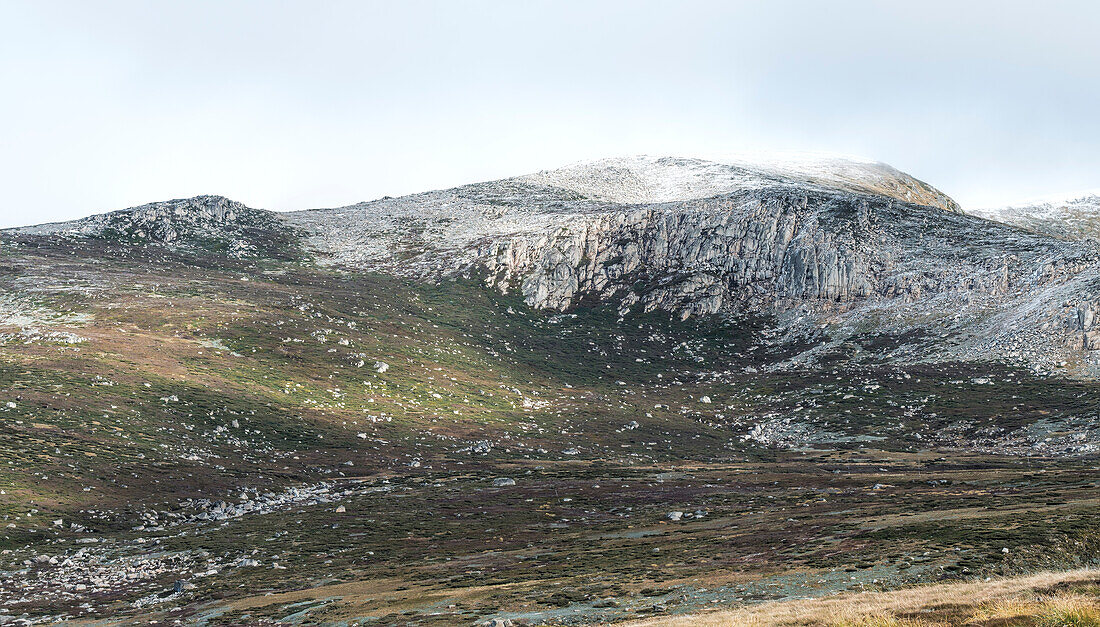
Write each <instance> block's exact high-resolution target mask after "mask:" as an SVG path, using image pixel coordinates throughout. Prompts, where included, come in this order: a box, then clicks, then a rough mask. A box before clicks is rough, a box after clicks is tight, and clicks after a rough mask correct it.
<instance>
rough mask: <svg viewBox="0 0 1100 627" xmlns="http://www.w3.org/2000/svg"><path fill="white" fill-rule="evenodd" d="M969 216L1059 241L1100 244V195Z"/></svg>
mask: <svg viewBox="0 0 1100 627" xmlns="http://www.w3.org/2000/svg"><path fill="white" fill-rule="evenodd" d="M968 213H970V214H971V215H976V216H980V217H982V218H985V219H987V220H993V221H996V222H1002V223H1004V224H1011V225H1013V226H1017V227H1020V228H1022V229H1027V230H1030V231H1035V232H1037V233H1043V234H1045V235H1050V236H1053V237H1057V238H1060V239H1066V240H1085V239H1087V240H1092V241H1094V242H1098V241H1100V195H1098V194H1095V193H1082V194H1074V195H1072V196H1070V197H1067V198H1063V199H1056V200H1044V201H1039V202H1032V203H1025V204H1021V205H1015V206H1009V207H997V208H992V209H975V210H972V211H969V212H968Z"/></svg>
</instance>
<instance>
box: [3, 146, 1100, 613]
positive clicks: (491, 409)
mask: <svg viewBox="0 0 1100 627" xmlns="http://www.w3.org/2000/svg"><path fill="white" fill-rule="evenodd" d="M921 203H927V204H921ZM1097 262H1098V259H1097V249H1096V247H1095V244H1094V243H1093V242H1091V241H1088V240H1087V239H1067V238H1061V237H1054V236H1051V235H1049V234H1045V233H1042V232H1037V231H1036V230H1034V229H1031V230H1028V229H1022V228H1019V227H1017V226H1014V225H1006V224H1001V223H997V222H992V221H989V220H985V219H982V218H979V217H976V216H972V215H967V214H965V213H962V212H960V211H959V210H958V207H957V206H956V205H955V204H954V203H953V202H952V201H950V199H948V198H947V197H946V196H943V195H942V194H940V193H939V192H937V191H935V190H934V189H933V188H931V187H929V186H927V185H926V184H923V183H920V182H919V181H916V179H913V178H911V177H909V176H907V175H904V174H902V173H900V172H897V171H896V170H893V169H892V168H889V167H888V166H884V165H881V164H872V163H863V162H851V161H840V162H824V163H822V162H813V163H812V164H806V163H804V162H802V163H798V164H794V165H791V164H789V163H775V162H771V163H764V164H745V163H738V164H716V163H708V162H702V161H698V160H687V159H656V158H636V159H625V160H623V159H618V160H608V161H599V162H593V163H587V164H580V165H576V166H570V167H567V168H564V169H561V170H555V171H550V172H541V173H537V174H532V175H526V176H520V177H516V178H511V179H505V180H501V181H493V182H487V183H478V184H471V185H467V186H463V187H459V188H455V189H450V190H440V191H433V192H426V193H423V194H417V195H413V196H407V197H402V198H390V199H382V200H378V201H373V202H369V203H361V204H358V205H353V206H350V207H344V208H338V209H318V210H308V211H301V212H294V213H289V214H280V213H273V212H268V211H264V210H260V209H252V208H249V207H246V206H244V205H241V204H239V203H236V202H234V201H230V200H227V199H224V198H221V197H214V196H202V197H197V198H193V199H183V200H175V201H168V202H161V203H151V204H149V205H143V206H141V207H136V208H133V209H128V210H122V211H117V212H112V213H108V214H103V215H99V216H92V217H90V218H85V219H83V220H78V221H75V222H69V223H63V224H53V225H42V226H36V227H25V228H19V229H10V230H7V231H4V232H2V235H0V293H2V296H0V514H2V515H3V517H4V525H5V528H4V529H3V530H2V533H0V551H2V552H0V608H2V609H3V610H4V611H3V612H0V617H2V618H0V621H8V620H9V619H11V620H15V619H16V618H19V619H22V620H26V621H29V622H39V623H49V622H57V621H61V620H74V621H75V620H99V619H104V620H105V619H108V618H111V619H114V620H119V621H123V622H126V621H131V622H143V621H149V620H160V621H174V620H180V621H183V622H188V623H204V624H265V623H275V622H278V623H294V622H325V621H328V622H347V623H352V622H355V621H365V620H368V619H369V620H373V621H375V623H376V624H393V625H403V624H409V623H416V624H456V623H463V624H473V623H477V622H482V621H485V620H489V619H492V618H504V617H506V618H509V619H510V620H519V619H523V620H528V621H532V622H536V623H540V622H542V623H545V622H559V623H591V622H595V621H599V620H622V619H627V618H632V617H637V616H639V615H648V614H664V613H666V612H668V611H676V612H687V611H697V610H699V609H700V608H703V607H708V606H709V605H710V604H711V603H712V600H714V599H718V600H719V602H726V601H732V600H737V602H741V601H760V600H777V599H785V598H791V597H794V596H820V595H827V594H831V593H834V592H838V591H844V590H858V589H861V588H862V587H865V586H876V587H877V586H881V587H888V588H893V587H898V586H903V585H908V584H911V583H926V582H935V581H941V580H944V579H947V580H955V579H968V578H973V577H985V576H993V575H1013V574H1017V573H1020V572H1029V571H1030V570H1034V569H1036V568H1063V567H1074V566H1080V565H1083V564H1086V563H1092V561H1094V560H1095V559H1096V553H1095V552H1094V550H1093V548H1092V547H1094V546H1095V544H1094V543H1095V531H1094V530H1095V528H1096V525H1097V523H1100V520H1098V518H1097V509H1096V507H1095V505H1096V503H1097V499H1098V498H1100V495H1098V493H1097V490H1096V488H1097V482H1096V480H1095V472H1094V471H1095V456H1096V453H1097V450H1098V447H1100V430H1098V429H1097V427H1096V425H1097V417H1098V411H1100V410H1098V409H1097V408H1100V387H1097V385H1096V383H1095V382H1094V377H1095V376H1096V370H1095V367H1096V365H1097V364H1096V362H1095V357H1096V348H1098V337H1100V336H1098V335H1097V330H1096V326H1095V325H1096V324H1097V322H1096V319H1095V318H1096V313H1095V312H1096V311H1097V310H1098V307H1097V297H1098V296H1100V281H1098V280H1097V267H1098V266H1097ZM1081 547H1085V548H1081ZM1003 549H1008V550H1009V551H1008V552H1007V553H1005V552H1004V551H1003ZM1090 560H1092V561H1090ZM9 622H10V621H9Z"/></svg>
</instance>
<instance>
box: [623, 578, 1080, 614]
mask: <svg viewBox="0 0 1100 627" xmlns="http://www.w3.org/2000/svg"><path fill="white" fill-rule="evenodd" d="M1098 581H1100V572H1097V571H1093V570H1075V571H1069V572H1061V573H1040V574H1037V575H1030V576H1027V577H1018V578H1012V579H999V580H994V581H988V582H968V583H951V584H936V585H929V586H920V587H914V588H906V589H903V590H895V591H890V592H864V593H858V594H841V595H836V596H832V597H825V598H821V599H811V600H800V601H785V602H772V603H763V604H760V605H753V606H748V607H744V608H739V609H736V610H731V611H719V612H713V613H703V614H696V615H691V616H680V617H665V618H653V619H648V620H640V621H633V622H631V623H629V625H630V627H688V626H691V627H719V626H721V627H760V626H766V625H792V626H794V625H801V626H810V625H821V626H827V627H940V626H948V625H990V626H992V625H998V626H1010V625H1036V626H1039V627H1100V595H1097V594H1096V593H1095V590H1096V587H1095V586H1096V583H1097V582H1098ZM1090 586H1091V588H1092V589H1091V590H1087V589H1088V588H1089V587H1090ZM1074 588H1078V591H1074ZM1081 590H1087V592H1082V591H1081Z"/></svg>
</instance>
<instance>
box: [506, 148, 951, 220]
mask: <svg viewBox="0 0 1100 627" xmlns="http://www.w3.org/2000/svg"><path fill="white" fill-rule="evenodd" d="M514 180H516V181H522V182H525V183H531V184H536V185H543V186H548V187H558V188H562V189H567V190H569V191H572V192H575V193H577V194H580V195H582V196H584V197H586V198H590V199H594V200H604V201H609V202H615V203H630V204H635V203H661V202H675V201H684V200H691V199H695V198H709V197H712V196H717V195H719V194H728V193H731V192H735V191H744V190H751V189H762V188H769V187H776V186H786V185H797V186H800V187H811V188H818V189H822V190H833V191H843V192H848V193H865V194H867V193H869V194H880V195H884V196H890V197H893V198H896V199H898V200H904V201H906V202H912V203H914V204H920V205H929V206H934V207H940V208H941V209H946V210H949V211H956V212H957V211H959V207H958V205H957V204H956V203H955V202H954V201H953V200H951V199H950V198H949V197H947V196H946V195H945V194H943V193H942V192H940V191H938V190H936V189H934V188H933V187H931V186H930V185H928V184H927V183H924V182H922V181H919V180H917V179H915V178H913V177H911V176H909V175H908V174H905V173H904V172H900V171H898V170H896V169H894V168H893V167H891V166H889V165H886V164H884V163H877V162H872V161H861V160H857V159H852V158H846V157H823V156H817V155H787V156H783V157H776V158H755V159H754V158H744V157H742V158H734V159H728V160H723V161H722V162H716V161H704V160H701V159H683V158H676V157H648V156H639V157H626V158H617V159H600V160H597V161H587V162H582V163H577V164H573V165H570V166H566V167H564V168H560V169H557V170H549V171H543V172H538V173H536V174H530V175H527V176H521V177H517V178H516V179H514Z"/></svg>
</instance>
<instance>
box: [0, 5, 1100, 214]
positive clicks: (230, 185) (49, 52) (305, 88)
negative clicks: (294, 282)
mask: <svg viewBox="0 0 1100 627" xmlns="http://www.w3.org/2000/svg"><path fill="white" fill-rule="evenodd" d="M1098 37H1100V3H1096V2H1092V1H1080V2H1057V1H1051V0H1047V1H1044V2H1012V1H1006V0H1000V1H989V2H982V1H966V2H962V1H959V0H952V1H945V2H940V1H928V0H922V1H921V2H912V1H904V2H901V1H898V2H890V1H885V0H877V1H870V0H868V1H858V2H857V1H845V0H829V1H816V0H803V1H795V0H788V1H783V0H768V1H765V0H760V1H759V2H702V1H699V2H690V1H688V2H683V1H677V2H669V1H663V2H644V1H634V2H613V1H599V0H583V1H577V2H571V1H567V0H554V1H545V2H541V1H519V0H500V1H496V2H488V1H485V2H476V1H461V2H460V1H455V0H443V1H438V2H421V1H415V0H389V1H386V2H368V1H357V2H337V1H328V2H321V1H316V0H312V1H302V2H292V1H285V2H275V1H270V2H245V1H231V0H230V1H227V0H216V1H210V2H206V1H197V0H187V1H182V0H181V1H179V2H165V1H160V2H152V1H146V0H141V1H134V2H112V1H86V0H80V1H72V2H61V1H49V0H27V1H22V0H0V120H2V122H0V172H2V175H0V184H2V186H3V201H2V203H0V226H11V225H17V224H30V223H37V222H44V221H50V220H61V219H69V218H75V217H79V216H83V215H87V214H91V213H97V212H101V211H105V210H110V209H117V208H122V207H127V206H132V205H136V204H141V203H144V202H149V201H153V200H164V199H169V198H179V197H184V196H193V195H196V194H203V193H214V194H223V195H226V196H229V197H231V198H233V199H236V200H240V201H242V202H244V203H246V204H248V205H250V206H254V207H263V208H268V209H276V210H286V209H304V208H312V207H325V206H337V205H345V204H350V203H353V202H357V201H360V200H369V199H372V198H376V197H379V196H382V195H391V196H392V195H400V194H406V193H412V192H417V191H424V190H427V189H435V188H441V187H449V186H453V185H457V184H461V183H467V182H473V181H478V180H487V179H492V178H500V177H504V176H509V175H514V174H521V173H526V172H531V171H536V170H539V169H545V168H552V167H557V166H560V165H564V164H566V163H570V162H574V161H578V160H583V159H590V158H598V157H604V156H618V155H629V154H655V155H656V154H674V155H682V156H701V157H708V156H714V155H719V154H722V153H729V152H744V151H753V150H770V151H784V150H795V151H828V152H837V153H845V154H852V155H858V156H862V157H868V158H872V159H876V160H880V161H885V162H887V163H890V164H892V165H894V166H896V167H898V168H900V169H903V170H906V171H908V172H910V173H911V174H913V175H915V176H917V177H918V178H921V179H924V180H926V181H927V182H929V183H931V184H933V185H936V186H937V187H939V188H940V189H942V190H944V191H945V192H947V193H949V194H951V195H953V196H954V197H955V198H956V199H958V200H959V201H960V202H962V203H963V205H964V206H987V205H997V204H1003V203H1007V202H1012V201H1015V200H1018V199H1021V198H1028V197H1033V196H1042V195H1049V194H1054V193H1059V192H1063V191H1074V190H1077V189H1083V188H1097V187H1100V150H1098V149H1100V114H1098V111H1100V44H1098V43H1097V41H1098Z"/></svg>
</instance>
